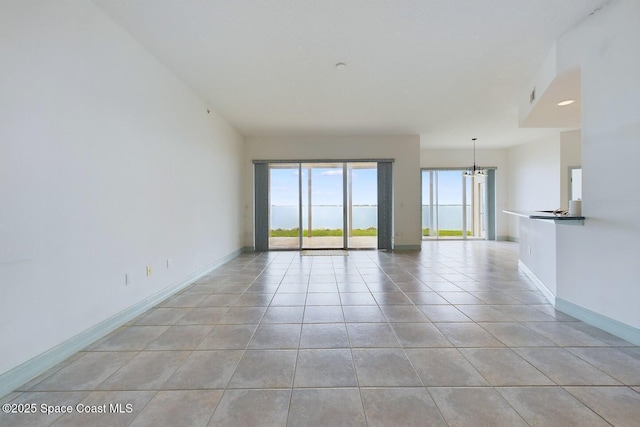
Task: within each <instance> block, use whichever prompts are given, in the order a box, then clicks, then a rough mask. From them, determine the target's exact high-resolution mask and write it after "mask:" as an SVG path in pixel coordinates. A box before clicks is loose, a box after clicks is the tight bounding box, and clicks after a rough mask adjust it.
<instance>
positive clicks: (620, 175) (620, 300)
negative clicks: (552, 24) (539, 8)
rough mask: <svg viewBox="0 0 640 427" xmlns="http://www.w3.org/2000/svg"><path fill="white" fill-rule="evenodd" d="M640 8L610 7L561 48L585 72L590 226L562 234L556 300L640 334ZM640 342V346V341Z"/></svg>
mask: <svg viewBox="0 0 640 427" xmlns="http://www.w3.org/2000/svg"><path fill="white" fill-rule="evenodd" d="M638 17H640V2H638V1H635V0H623V1H620V0H618V1H612V2H611V3H610V4H608V5H607V6H606V7H604V8H603V9H602V10H601V11H600V12H598V13H597V14H595V15H593V16H591V17H590V18H589V19H588V20H587V21H585V22H584V23H583V24H582V25H581V26H579V27H578V28H576V29H575V30H573V31H571V32H569V33H568V34H566V35H565V36H563V37H562V38H561V39H560V40H559V41H558V56H559V60H558V62H559V63H561V64H564V66H566V67H572V66H575V65H578V66H580V68H581V72H582V165H583V202H582V213H583V215H584V216H585V217H586V218H587V219H586V221H585V225H584V227H562V228H559V234H558V297H559V298H562V299H564V300H566V301H568V302H569V303H571V304H573V305H575V306H578V307H582V308H584V309H587V310H589V311H590V312H592V313H596V314H598V315H602V316H605V317H607V318H610V319H613V320H615V321H618V322H621V323H622V324H624V325H627V326H630V327H632V328H636V331H637V330H638V328H640V308H639V307H640V306H639V304H638V302H639V301H640V285H639V280H640V279H639V278H640V263H638V255H639V254H640V251H639V249H638V247H639V244H640V226H639V225H638V224H640V222H639V219H640V168H638V164H640V115H639V114H638V112H639V111H640V84H639V81H640V80H639V77H638V76H640V25H638ZM636 334H637V336H638V342H640V334H639V333H636Z"/></svg>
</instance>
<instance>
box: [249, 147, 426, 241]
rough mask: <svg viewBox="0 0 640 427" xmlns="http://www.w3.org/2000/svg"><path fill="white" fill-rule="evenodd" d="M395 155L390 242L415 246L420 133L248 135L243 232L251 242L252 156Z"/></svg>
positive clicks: (417, 238)
mask: <svg viewBox="0 0 640 427" xmlns="http://www.w3.org/2000/svg"><path fill="white" fill-rule="evenodd" d="M313 159H324V160H326V159H342V160H351V159H353V160H356V159H394V160H395V162H394V164H393V190H394V195H393V201H394V203H393V206H394V212H393V215H394V221H393V223H394V246H395V247H399V248H408V247H413V248H419V245H420V241H421V238H422V237H421V235H422V231H421V224H420V222H421V219H420V137H419V136H417V135H415V136H335V137H334V136H331V137H328V136H317V137H248V138H247V139H246V159H245V174H246V182H247V187H246V201H245V209H246V211H247V215H246V224H245V227H246V230H251V231H250V232H248V234H247V236H246V241H245V244H246V245H247V246H253V227H254V225H253V163H252V162H253V160H313Z"/></svg>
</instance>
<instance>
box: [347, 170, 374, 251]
mask: <svg viewBox="0 0 640 427" xmlns="http://www.w3.org/2000/svg"><path fill="white" fill-rule="evenodd" d="M346 169H347V176H346V179H347V181H346V184H347V185H346V186H347V199H348V200H347V207H348V209H347V229H348V230H349V232H348V233H347V247H348V248H354V249H363V248H368V249H371V248H376V247H377V246H378V164H377V163H347V168H346Z"/></svg>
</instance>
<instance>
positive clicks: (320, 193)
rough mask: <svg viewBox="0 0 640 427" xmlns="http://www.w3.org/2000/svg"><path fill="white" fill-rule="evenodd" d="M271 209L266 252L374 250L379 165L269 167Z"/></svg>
mask: <svg viewBox="0 0 640 427" xmlns="http://www.w3.org/2000/svg"><path fill="white" fill-rule="evenodd" d="M269 207H270V212H269V224H270V230H269V248H270V249H299V248H303V249H306V248H310V249H315V248H375V247H376V246H377V223H378V203H377V164H376V163H364V162H362V163H361V162H353V163H342V162H337V163H287V164H284V163H278V164H271V165H269ZM345 230H346V232H345Z"/></svg>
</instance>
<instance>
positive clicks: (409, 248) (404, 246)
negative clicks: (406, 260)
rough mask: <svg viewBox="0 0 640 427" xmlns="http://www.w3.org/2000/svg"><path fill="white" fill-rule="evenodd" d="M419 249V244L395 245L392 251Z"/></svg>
mask: <svg viewBox="0 0 640 427" xmlns="http://www.w3.org/2000/svg"><path fill="white" fill-rule="evenodd" d="M420 249H421V246H420V245H395V246H394V247H393V250H394V251H419V250H420Z"/></svg>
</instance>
